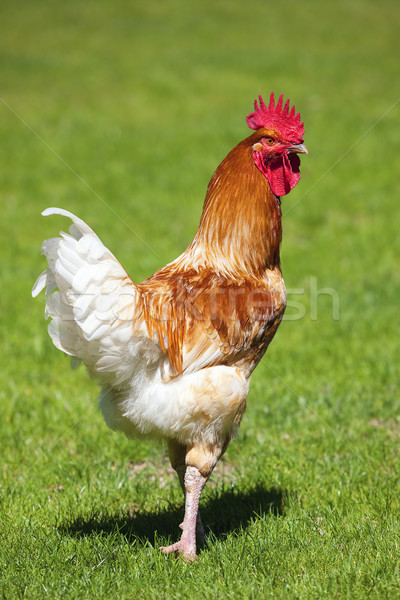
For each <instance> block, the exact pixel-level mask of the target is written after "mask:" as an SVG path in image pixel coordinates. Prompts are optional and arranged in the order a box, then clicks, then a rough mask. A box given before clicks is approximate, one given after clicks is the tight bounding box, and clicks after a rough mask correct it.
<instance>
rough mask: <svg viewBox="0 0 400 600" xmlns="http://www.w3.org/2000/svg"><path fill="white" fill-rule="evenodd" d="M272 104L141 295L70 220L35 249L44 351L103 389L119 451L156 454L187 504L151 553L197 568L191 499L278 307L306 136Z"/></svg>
mask: <svg viewBox="0 0 400 600" xmlns="http://www.w3.org/2000/svg"><path fill="white" fill-rule="evenodd" d="M289 104H290V101H289V100H287V101H286V103H285V104H283V95H281V96H280V97H279V100H278V102H277V103H275V98H274V94H273V93H272V94H271V96H270V100H269V104H268V106H267V105H266V104H265V103H264V102H263V99H262V97H261V96H260V97H259V103H257V100H256V101H255V103H254V108H255V110H254V112H253V113H251V114H250V115H249V116H248V117H247V124H248V126H249V127H250V128H251V129H253V130H255V131H254V132H253V133H252V134H251V135H250V136H249V137H247V138H246V139H245V140H243V141H242V142H240V143H239V144H238V145H237V146H236V147H235V148H233V150H231V152H230V153H229V154H228V155H227V157H226V158H225V159H224V160H223V161H222V162H221V164H220V165H219V167H218V168H217V170H216V171H215V173H214V175H213V176H212V178H211V180H210V183H209V185H208V188H207V194H206V198H205V202H204V207H203V212H202V215H201V219H200V224H199V228H198V230H197V233H196V235H195V237H194V239H193V241H192V243H191V244H190V245H189V247H188V248H187V249H186V250H185V251H184V252H183V254H181V255H180V256H179V257H178V258H177V259H176V260H175V261H173V262H172V263H170V264H168V265H167V266H165V267H164V268H162V269H160V270H159V271H157V272H156V273H155V274H154V275H152V276H151V277H150V278H149V279H147V280H145V281H144V282H143V283H141V284H136V283H134V282H133V281H132V280H131V279H130V278H129V276H128V275H127V273H126V272H125V270H124V269H123V267H122V266H121V265H120V263H119V262H118V261H117V259H116V258H115V257H114V256H113V254H112V253H111V252H110V251H109V250H108V249H107V248H106V247H105V246H104V245H103V243H102V242H101V240H100V239H99V238H98V237H97V235H96V234H95V233H94V232H93V231H92V230H91V229H90V227H89V226H88V225H86V223H84V222H83V221H82V220H81V219H79V218H78V217H76V216H75V215H73V214H71V213H70V212H68V211H66V210H62V209H58V208H49V209H47V210H45V211H44V212H43V213H42V214H43V215H45V216H47V215H54V214H58V215H63V216H65V217H69V218H70V219H71V221H72V225H71V226H70V229H69V234H67V233H63V232H61V234H60V236H61V237H56V238H51V239H48V240H46V241H45V242H44V243H43V246H42V254H44V255H45V257H46V259H47V262H48V268H47V269H46V270H45V271H44V272H43V273H42V274H41V275H40V276H39V278H38V279H37V281H36V283H35V285H34V287H33V290H32V295H33V296H36V295H37V294H39V292H40V291H41V290H43V288H46V310H45V316H46V318H49V317H50V318H51V321H50V324H49V327H48V331H49V334H50V337H51V339H52V341H53V343H54V345H55V346H56V347H57V348H59V349H60V350H62V351H63V352H65V353H66V354H69V355H70V356H71V357H72V358H71V363H72V367H76V366H77V365H78V364H79V363H80V362H83V363H84V364H85V365H86V367H87V369H88V371H89V373H90V374H91V375H92V376H93V377H94V378H96V379H97V380H98V381H99V383H100V385H101V393H100V407H101V410H102V412H103V415H104V419H105V421H106V424H107V425H108V426H109V427H111V429H114V430H118V431H121V432H123V433H124V434H126V435H127V436H128V437H130V438H135V437H138V436H139V437H141V436H145V437H149V438H156V439H163V440H166V442H167V446H168V453H169V457H170V460H171V465H172V467H173V468H174V469H175V471H176V472H177V474H178V476H179V480H180V484H181V486H182V489H183V492H184V495H185V515H184V519H183V522H182V524H181V526H180V527H181V529H182V535H181V537H180V540H179V541H178V542H176V543H174V544H172V545H170V546H167V547H163V548H161V550H162V551H163V552H164V553H166V554H168V553H174V554H176V555H181V556H182V557H183V558H184V559H185V560H188V561H193V560H195V558H196V534H197V536H198V537H199V538H203V536H204V530H203V526H202V523H201V519H200V513H199V499H200V494H201V491H202V489H203V487H204V485H205V483H206V482H207V480H208V478H209V477H210V475H211V472H212V470H213V469H214V467H215V465H216V463H217V461H218V460H219V459H220V458H221V456H222V455H223V453H224V452H225V450H226V448H227V446H228V444H229V442H230V440H231V439H232V438H233V437H234V436H235V434H236V432H237V429H238V426H239V424H240V421H241V418H242V416H243V413H244V411H245V408H246V397H247V393H248V389H249V380H250V376H251V374H252V372H253V370H254V368H255V367H256V365H257V364H258V362H259V361H260V359H261V358H262V356H263V354H264V352H265V351H266V349H267V347H268V345H269V343H270V342H271V340H272V338H273V337H274V335H275V333H276V330H277V328H278V326H279V324H280V322H281V320H282V317H283V313H284V310H285V306H286V290H285V285H284V281H283V277H282V272H281V265H280V256H279V247H280V243H281V238H282V228H281V203H280V197H281V196H284V195H285V194H287V193H288V192H290V190H291V189H292V188H293V187H294V186H295V185H296V184H297V183H298V181H299V179H300V171H299V166H300V160H299V156H298V155H299V154H302V153H305V154H307V149H306V147H305V146H304V144H303V134H304V125H303V123H302V122H300V113H296V111H295V107H294V106H293V107H292V108H291V110H289Z"/></svg>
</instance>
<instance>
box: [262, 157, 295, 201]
mask: <svg viewBox="0 0 400 600" xmlns="http://www.w3.org/2000/svg"><path fill="white" fill-rule="evenodd" d="M254 162H255V164H256V166H257V168H258V169H259V170H260V171H261V173H262V174H263V175H264V176H265V177H266V178H267V179H268V183H269V185H270V187H271V190H272V192H273V193H274V194H275V196H285V195H286V194H288V193H289V192H290V190H292V189H293V188H294V186H295V185H296V184H297V183H298V182H299V180H300V159H299V157H298V156H297V154H289V155H287V154H280V155H279V156H277V158H276V159H275V160H274V161H272V162H271V163H269V164H267V165H265V164H264V161H263V159H262V153H261V152H255V153H254Z"/></svg>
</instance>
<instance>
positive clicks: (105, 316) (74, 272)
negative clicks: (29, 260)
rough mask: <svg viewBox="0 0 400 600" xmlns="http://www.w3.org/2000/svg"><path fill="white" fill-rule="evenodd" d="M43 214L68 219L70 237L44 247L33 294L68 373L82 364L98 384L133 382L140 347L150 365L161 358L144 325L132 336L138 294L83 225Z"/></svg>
mask: <svg viewBox="0 0 400 600" xmlns="http://www.w3.org/2000/svg"><path fill="white" fill-rule="evenodd" d="M42 214H43V215H44V216H48V215H54V214H58V215H62V216H65V217H69V218H70V219H71V220H72V223H73V224H72V225H71V227H70V229H69V233H61V234H60V235H61V237H58V238H50V239H48V240H46V241H45V242H44V243H43V245H42V254H44V255H45V257H46V259H47V262H48V265H49V268H48V269H46V271H44V272H43V273H41V275H39V277H38V279H37V281H36V283H35V285H34V286H33V289H32V295H33V296H37V295H38V294H39V293H40V292H41V291H42V290H43V289H44V288H46V308H45V316H46V318H49V317H50V318H51V322H50V324H49V328H48V331H49V335H50V337H51V339H52V341H53V343H54V345H55V346H56V347H57V348H59V349H60V350H62V351H63V352H65V353H66V354H69V355H70V356H71V357H72V362H71V365H72V367H73V368H76V367H77V366H78V365H79V363H80V361H83V362H84V363H85V364H86V365H87V367H88V368H89V370H90V371H91V373H92V374H94V375H97V376H100V379H102V380H103V382H106V383H108V384H109V383H122V382H123V381H126V380H127V379H128V378H129V377H131V376H132V369H134V366H135V364H134V363H135V360H133V359H134V357H135V356H137V355H138V353H140V354H141V355H142V352H143V349H144V347H143V344H144V346H148V345H149V344H150V345H151V346H154V347H153V348H152V352H149V353H148V354H149V355H150V354H151V355H152V360H154V355H155V354H156V355H159V353H160V350H159V347H158V345H156V343H155V342H153V341H152V340H150V339H149V338H148V333H147V330H146V328H145V327H144V326H143V324H142V327H141V328H140V329H141V331H140V332H139V331H137V332H136V334H135V332H134V331H133V320H134V317H135V314H136V306H137V302H138V301H140V298H139V293H138V290H137V288H136V286H135V284H134V283H133V282H132V281H131V280H130V279H129V277H128V275H127V273H126V272H125V270H124V269H123V267H122V266H121V265H120V263H119V262H118V261H117V259H116V258H115V257H114V256H113V254H112V253H111V252H110V251H109V250H108V249H107V248H106V247H105V246H104V244H103V243H102V242H101V240H100V238H99V237H98V236H97V235H96V234H95V233H94V231H92V230H91V229H90V227H89V226H88V225H87V224H86V223H85V222H84V221H82V220H81V219H79V218H78V217H76V216H75V215H73V214H72V213H70V212H68V211H66V210H63V209H59V208H48V209H47V210H45V211H43V213H42ZM55 288H58V290H56V291H54V290H55ZM134 334H135V335H134ZM145 362H146V361H145ZM143 366H144V365H143Z"/></svg>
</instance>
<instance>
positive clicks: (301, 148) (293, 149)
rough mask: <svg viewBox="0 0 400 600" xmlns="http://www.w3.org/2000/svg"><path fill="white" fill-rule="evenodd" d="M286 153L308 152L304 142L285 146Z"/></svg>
mask: <svg viewBox="0 0 400 600" xmlns="http://www.w3.org/2000/svg"><path fill="white" fill-rule="evenodd" d="M287 151H288V154H292V153H293V154H308V150H307V148H306V147H305V145H304V144H291V145H290V146H289V147H288V148H287Z"/></svg>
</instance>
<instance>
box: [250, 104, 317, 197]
mask: <svg viewBox="0 0 400 600" xmlns="http://www.w3.org/2000/svg"><path fill="white" fill-rule="evenodd" d="M289 103H290V100H289V99H288V100H286V102H285V105H284V106H283V94H281V95H280V96H279V100H278V102H277V104H275V98H274V94H273V93H272V94H271V97H270V100H269V105H268V106H266V105H265V104H264V101H263V99H262V98H261V96H259V105H258V103H257V100H256V101H255V102H254V108H255V111H254V112H253V113H251V114H250V115H249V116H248V117H247V119H246V121H247V124H248V126H249V127H250V128H251V129H256V130H257V134H258V136H257V141H255V143H253V144H252V148H253V158H254V162H255V165H256V167H257V168H258V169H259V170H260V171H261V173H262V174H263V175H264V176H265V177H266V178H267V180H268V183H269V185H270V187H271V190H272V191H273V193H274V194H275V196H284V195H285V194H288V193H289V192H290V190H291V189H293V188H294V186H295V185H296V184H297V183H298V181H299V179H300V158H299V157H298V154H307V153H308V152H307V148H306V147H305V145H304V144H303V135H304V123H301V122H300V113H297V114H296V109H295V107H294V106H292V108H291V110H290V111H289Z"/></svg>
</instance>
